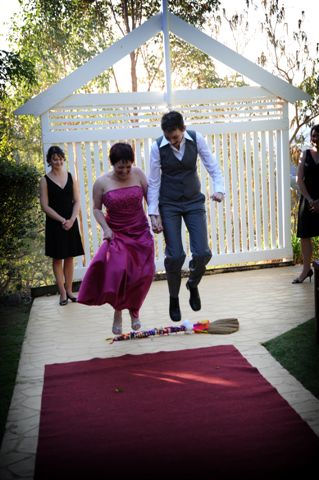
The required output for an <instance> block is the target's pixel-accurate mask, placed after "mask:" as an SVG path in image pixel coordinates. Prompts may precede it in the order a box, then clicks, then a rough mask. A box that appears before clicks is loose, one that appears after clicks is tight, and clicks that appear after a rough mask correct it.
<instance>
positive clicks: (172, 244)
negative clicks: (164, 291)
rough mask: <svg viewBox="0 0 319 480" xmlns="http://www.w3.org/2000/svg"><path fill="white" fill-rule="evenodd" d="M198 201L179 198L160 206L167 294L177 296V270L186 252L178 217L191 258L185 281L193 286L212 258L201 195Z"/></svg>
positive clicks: (178, 275)
mask: <svg viewBox="0 0 319 480" xmlns="http://www.w3.org/2000/svg"><path fill="white" fill-rule="evenodd" d="M202 197H203V198H201V199H200V200H198V201H181V202H175V203H165V204H162V205H160V214H161V218H162V223H163V228H164V238H165V243H166V248H165V261H164V265H165V270H166V275H167V281H168V289H169V294H170V296H171V297H178V294H179V290H180V285H181V270H182V266H183V263H184V261H185V257H186V254H185V252H184V248H183V243H182V234H181V228H182V220H184V222H185V225H186V228H187V230H188V233H189V239H190V250H191V253H192V259H191V261H190V262H189V270H190V274H189V280H188V281H189V284H190V286H191V287H197V285H198V284H199V282H200V280H201V278H202V276H203V275H204V273H205V270H206V265H207V263H208V262H209V260H210V259H211V257H212V252H211V250H210V248H209V246H208V239H207V220H206V211H205V197H204V195H202Z"/></svg>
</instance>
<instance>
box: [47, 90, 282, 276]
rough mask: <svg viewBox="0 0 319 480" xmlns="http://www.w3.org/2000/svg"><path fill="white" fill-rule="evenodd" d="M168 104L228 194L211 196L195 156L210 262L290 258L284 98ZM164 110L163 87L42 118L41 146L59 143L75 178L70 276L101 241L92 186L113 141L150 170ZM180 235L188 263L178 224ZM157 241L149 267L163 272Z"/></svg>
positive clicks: (229, 94)
mask: <svg viewBox="0 0 319 480" xmlns="http://www.w3.org/2000/svg"><path fill="white" fill-rule="evenodd" d="M234 90H237V92H234ZM248 94H250V95H251V96H250V97H249V98H247V96H248ZM245 95H246V97H245ZM87 97H88V98H87ZM115 100H116V101H117V103H115ZM102 101H103V102H104V104H101V102H102ZM174 101H175V104H174V107H173V108H174V109H176V110H178V111H180V112H181V113H182V114H183V116H184V119H185V122H186V124H187V127H188V128H190V129H193V128H194V129H196V130H198V131H200V132H201V133H202V134H203V135H204V136H205V138H206V140H207V142H208V144H209V145H210V147H211V149H212V151H213V153H214V154H215V155H216V157H217V159H218V161H219V163H220V165H221V168H222V170H223V172H224V176H225V184H226V196H225V201H224V202H223V203H222V204H216V203H212V202H211V201H210V200H209V194H210V193H211V192H210V190H209V188H210V182H209V179H208V175H207V172H206V170H205V168H204V167H203V166H202V165H201V162H199V167H198V168H199V175H200V179H201V185H202V191H203V192H204V193H206V196H207V205H206V206H207V218H208V230H209V241H210V246H211V249H212V251H213V257H212V260H211V262H210V265H225V264H237V263H242V262H256V261H262V260H270V259H281V258H287V257H290V256H291V246H290V228H289V218H290V213H289V212H290V210H289V209H290V205H289V172H288V146H287V147H285V145H286V143H287V141H288V137H287V131H288V119H287V104H285V103H284V102H283V101H282V100H280V99H278V98H276V97H272V96H270V95H269V94H268V93H267V92H266V91H265V90H262V89H259V88H252V87H250V88H247V87H244V88H243V89H231V90H229V89H215V90H208V91H195V92H174ZM87 105H90V106H89V107H88V106H87ZM165 111H167V107H166V104H165V101H164V96H163V95H161V94H143V97H142V96H141V94H122V95H121V94H116V95H114V94H113V95H74V96H72V97H70V98H69V99H67V100H66V101H64V102H63V104H59V105H58V106H57V107H56V108H55V109H52V110H51V111H50V112H48V113H47V114H45V115H43V116H42V128H43V143H44V150H45V152H46V151H47V149H48V147H49V146H50V145H52V144H59V145H60V146H61V147H62V148H63V149H64V151H65V152H66V154H67V157H68V163H69V170H70V171H71V172H72V173H73V174H75V175H76V176H77V178H78V181H79V186H80V194H81V214H80V225H81V232H82V238H83V242H84V249H85V257H84V259H82V258H78V259H77V263H76V270H75V274H76V276H77V278H82V276H83V274H84V272H85V269H86V268H87V266H88V264H89V261H90V259H91V258H92V255H93V254H94V252H95V251H96V250H97V248H98V246H99V245H100V243H101V234H100V228H99V226H98V225H97V224H96V221H95V218H94V216H93V210H92V186H93V183H94V181H95V179H96V178H97V177H99V176H100V175H101V173H102V172H105V171H108V169H109V163H108V152H109V149H110V146H111V145H112V144H113V143H114V142H116V141H118V140H119V139H121V140H126V141H129V142H130V143H131V144H132V145H133V147H134V150H135V155H136V164H137V166H139V167H140V168H142V169H143V170H144V171H145V173H146V175H148V173H149V151H150V146H151V142H152V141H153V140H154V139H155V138H156V137H157V136H159V135H160V134H161V129H160V126H159V125H160V119H161V117H162V115H163V113H164V112H165ZM287 145H288V143H287ZM287 192H288V194H287ZM287 219H288V220H287ZM182 236H183V241H184V244H185V251H186V253H187V256H188V259H187V260H189V259H190V250H189V245H188V236H187V232H186V230H185V229H184V230H183V232H182ZM154 238H155V245H156V268H157V270H164V248H165V244H164V239H163V236H162V235H156V236H155V237H154ZM187 266H188V264H187V262H185V268H187Z"/></svg>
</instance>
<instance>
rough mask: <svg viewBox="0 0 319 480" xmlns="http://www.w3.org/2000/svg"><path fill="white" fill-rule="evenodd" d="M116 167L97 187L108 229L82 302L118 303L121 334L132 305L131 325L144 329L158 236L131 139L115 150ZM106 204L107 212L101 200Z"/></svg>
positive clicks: (99, 216) (100, 218)
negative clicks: (145, 303)
mask: <svg viewBox="0 0 319 480" xmlns="http://www.w3.org/2000/svg"><path fill="white" fill-rule="evenodd" d="M110 162H111V164H112V166H113V170H112V171H111V172H109V173H106V174H104V175H102V176H101V177H100V178H98V179H97V180H96V182H95V183H94V186H93V212H94V216H95V218H96V220H97V222H98V223H99V224H100V225H101V227H102V230H103V240H104V242H103V244H102V245H101V247H100V248H99V249H98V251H97V252H96V254H95V256H94V258H93V259H92V261H91V263H90V265H89V268H88V270H87V272H86V274H85V276H84V278H83V281H82V284H81V287H80V291H79V295H78V302H79V303H84V304H86V305H103V304H105V303H109V304H110V305H112V307H113V308H114V321H113V327H112V332H113V333H114V335H120V334H121V333H122V310H124V309H128V310H129V313H130V317H131V322H132V329H133V330H138V329H139V328H141V323H140V320H139V310H140V308H141V306H142V304H143V301H144V299H145V297H146V295H147V292H148V291H149V288H150V286H151V283H152V280H153V277H154V272H155V268H154V241H153V237H152V234H151V232H150V228H149V224H148V220H147V217H146V215H145V212H144V209H143V198H146V195H147V180H146V177H145V175H144V173H143V172H142V170H140V169H139V168H137V167H133V163H134V153H133V150H132V147H131V146H130V145H129V144H128V143H116V144H114V145H113V146H112V148H111V150H110ZM103 204H104V205H105V207H106V216H105V215H104V213H103V212H102V205H103Z"/></svg>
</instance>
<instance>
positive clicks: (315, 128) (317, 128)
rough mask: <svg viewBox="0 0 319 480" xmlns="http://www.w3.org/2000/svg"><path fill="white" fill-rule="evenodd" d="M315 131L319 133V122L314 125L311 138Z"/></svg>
mask: <svg viewBox="0 0 319 480" xmlns="http://www.w3.org/2000/svg"><path fill="white" fill-rule="evenodd" d="M313 131H315V132H317V133H319V123H317V125H314V126H313V127H312V128H311V130H310V138H311V135H312V132H313Z"/></svg>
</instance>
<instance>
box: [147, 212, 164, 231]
mask: <svg viewBox="0 0 319 480" xmlns="http://www.w3.org/2000/svg"><path fill="white" fill-rule="evenodd" d="M150 217H151V224H152V230H153V232H154V233H161V232H162V231H163V225H162V219H161V216H160V215H150Z"/></svg>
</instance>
